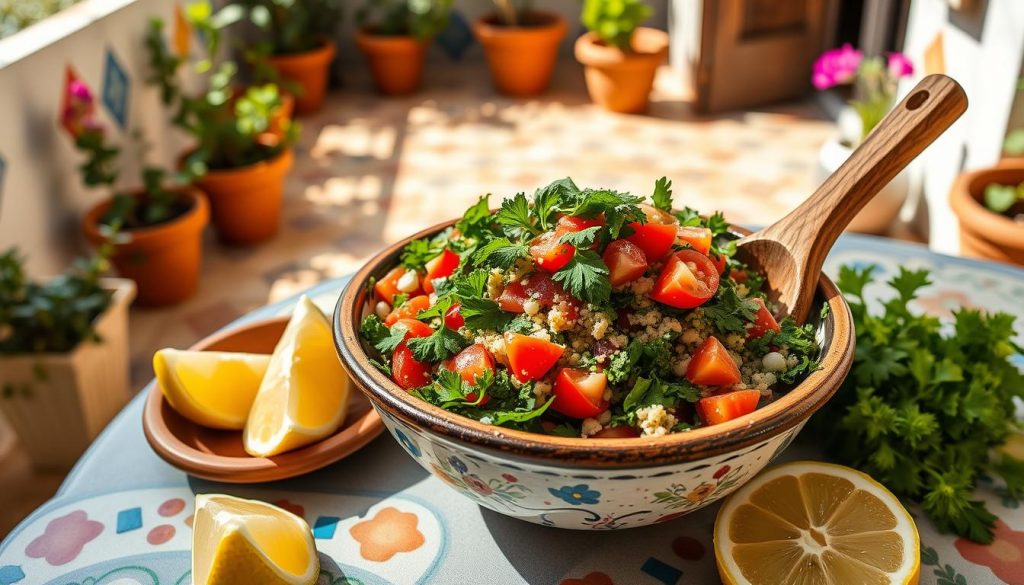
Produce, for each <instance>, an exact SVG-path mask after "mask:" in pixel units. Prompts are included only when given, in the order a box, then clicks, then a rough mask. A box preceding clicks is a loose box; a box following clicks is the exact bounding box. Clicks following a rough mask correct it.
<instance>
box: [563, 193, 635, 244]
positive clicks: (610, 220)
mask: <svg viewBox="0 0 1024 585" xmlns="http://www.w3.org/2000/svg"><path fill="white" fill-rule="evenodd" d="M640 203H643V198H641V197H636V196H634V195H630V194H629V193H620V192H618V191H612V190H610V189H584V190H583V191H579V192H578V193H576V194H571V195H569V196H567V197H565V199H564V200H563V204H562V205H561V206H560V209H561V211H563V212H564V213H565V214H566V215H572V216H576V217H585V218H592V217H597V216H598V215H601V214H604V221H605V227H607V228H608V234H609V236H610V237H611V238H612V239H613V240H614V239H616V238H618V237H619V232H620V231H622V228H623V226H625V224H626V223H628V222H634V221H639V222H643V221H646V217H647V216H645V215H644V213H643V211H641V210H640V208H639V207H638V205H639V204H640Z"/></svg>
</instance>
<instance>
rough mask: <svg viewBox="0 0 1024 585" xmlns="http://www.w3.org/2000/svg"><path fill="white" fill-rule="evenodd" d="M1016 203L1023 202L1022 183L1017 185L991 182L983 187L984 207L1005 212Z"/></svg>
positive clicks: (1023, 188) (1001, 212)
mask: <svg viewBox="0 0 1024 585" xmlns="http://www.w3.org/2000/svg"><path fill="white" fill-rule="evenodd" d="M1018 203H1024V183H1021V184H1019V185H1000V184H998V183H992V184H991V185H988V186H987V187H985V207H987V208H989V210H990V211H993V212H995V213H1000V214H1006V213H1008V212H1010V211H1011V210H1012V209H1013V207H1014V206H1016V205H1017V204H1018Z"/></svg>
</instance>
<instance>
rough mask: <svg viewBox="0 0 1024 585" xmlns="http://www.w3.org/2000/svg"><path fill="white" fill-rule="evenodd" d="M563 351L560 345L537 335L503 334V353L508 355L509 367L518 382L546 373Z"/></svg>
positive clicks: (527, 380)
mask: <svg viewBox="0 0 1024 585" xmlns="http://www.w3.org/2000/svg"><path fill="white" fill-rule="evenodd" d="M563 352H565V348H564V347H562V346H561V345H558V344H557V343H552V342H550V341H546V340H544V339H541V338H539V337H532V336H529V335H521V334H519V333H506V334H505V354H506V355H507V356H508V363H509V369H511V370H512V375H513V376H515V377H516V379H517V380H519V381H520V382H529V381H530V380H536V379H537V378H540V377H542V376H543V375H544V374H546V373H548V370H550V369H551V368H552V366H554V365H555V362H557V361H558V358H560V357H562V353H563Z"/></svg>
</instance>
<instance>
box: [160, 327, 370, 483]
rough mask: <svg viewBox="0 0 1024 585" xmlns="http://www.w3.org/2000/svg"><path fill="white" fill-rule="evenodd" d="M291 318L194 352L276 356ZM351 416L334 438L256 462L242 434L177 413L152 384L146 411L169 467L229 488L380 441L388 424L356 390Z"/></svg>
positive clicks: (224, 336) (241, 330) (210, 341)
mask: <svg viewBox="0 0 1024 585" xmlns="http://www.w3.org/2000/svg"><path fill="white" fill-rule="evenodd" d="M287 324H288V317H287V316H283V317H276V318H273V319H266V320H262V321H255V322H252V323H249V324H247V325H243V326H241V327H238V328H236V329H232V330H230V331H226V332H223V333H218V334H214V335H212V336H210V337H207V338H206V339H204V340H202V341H200V342H199V343H197V344H196V345H194V346H193V347H192V349H198V350H205V351H243V352H250V353H267V354H269V353H272V352H273V350H274V346H275V345H277V341H278V339H280V338H281V334H282V333H284V328H285V325H287ZM349 400H350V401H351V402H350V403H349V412H348V417H347V418H346V419H345V423H344V425H342V427H341V428H340V429H338V432H336V433H335V434H334V435H332V436H330V437H328V438H326V439H324V440H322V441H320V442H318V443H313V444H312V445H309V446H307V447H304V448H302V449H297V450H295V451H290V452H288V453H282V454H281V455H278V456H276V457H252V456H250V455H248V454H247V453H246V452H245V449H243V448H242V433H241V431H222V430H215V429H208V428H205V427H201V426H199V425H197V424H195V423H193V422H191V421H189V420H188V419H186V418H185V417H183V416H181V415H180V414H178V413H177V412H176V411H175V410H174V409H173V408H171V406H170V405H169V404H167V401H166V400H164V397H163V394H162V393H161V392H160V388H159V386H157V385H156V384H154V385H153V387H152V389H150V392H149V396H147V397H146V406H145V408H144V409H143V412H142V428H143V431H145V433H146V439H147V440H148V441H149V444H150V445H151V446H152V447H153V450H154V451H156V453H157V455H159V456H160V457H162V458H163V459H164V461H167V462H168V463H170V464H171V465H173V466H175V467H177V468H178V469H180V470H182V471H184V472H185V473H188V474H191V475H194V476H196V477H201V478H203V479H210V480H213V481H222V482H228V483H256V482H264V481H273V480H278V479H286V478H289V477H295V476H297V475H302V474H304V473H309V472H311V471H314V470H316V469H320V468H321V467H324V466H327V465H330V464H331V463H334V462H335V461H339V460H341V459H344V458H345V457H348V456H349V455H351V454H352V453H354V452H356V451H358V450H359V449H361V448H362V447H363V446H364V445H366V444H367V443H369V442H370V441H371V440H373V439H374V438H376V437H377V435H379V434H380V433H381V432H382V431H383V430H384V425H383V423H382V422H381V420H380V417H379V416H377V413H376V412H375V411H374V410H373V408H372V407H371V406H370V403H369V402H367V400H366V398H364V397H363V394H362V393H361V392H359V391H358V390H356V389H355V388H352V392H351V398H350V399H349Z"/></svg>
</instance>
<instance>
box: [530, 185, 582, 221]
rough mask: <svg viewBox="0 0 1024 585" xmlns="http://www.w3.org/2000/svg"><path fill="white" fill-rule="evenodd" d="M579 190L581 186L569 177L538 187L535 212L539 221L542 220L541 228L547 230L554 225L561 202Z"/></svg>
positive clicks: (534, 198)
mask: <svg viewBox="0 0 1024 585" xmlns="http://www.w3.org/2000/svg"><path fill="white" fill-rule="evenodd" d="M579 192H580V188H579V187H577V186H576V183H573V182H572V179H570V178H568V177H566V178H564V179H561V180H558V181H555V182H554V183H551V184H550V185H548V186H547V187H543V188H541V189H537V191H536V192H535V193H534V194H533V212H534V214H535V215H536V216H537V221H538V222H540V228H541V230H543V231H547V230H549V229H551V227H552V226H553V225H554V221H552V220H553V219H554V213H555V211H557V209H558V205H559V202H561V201H562V200H563V199H568V198H572V197H575V196H577V195H578V194H579Z"/></svg>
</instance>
